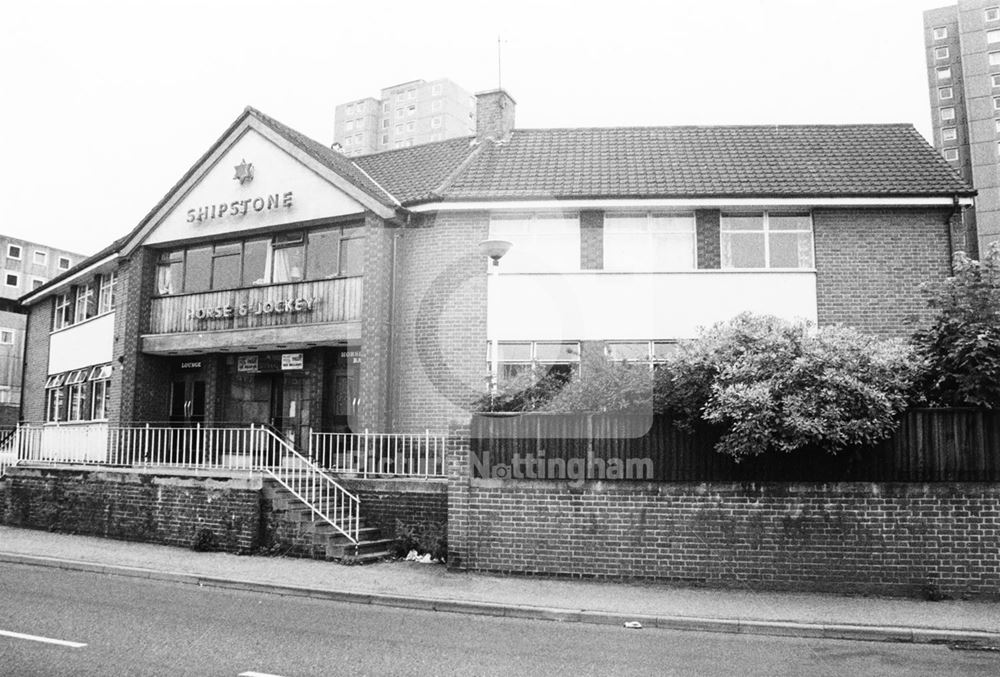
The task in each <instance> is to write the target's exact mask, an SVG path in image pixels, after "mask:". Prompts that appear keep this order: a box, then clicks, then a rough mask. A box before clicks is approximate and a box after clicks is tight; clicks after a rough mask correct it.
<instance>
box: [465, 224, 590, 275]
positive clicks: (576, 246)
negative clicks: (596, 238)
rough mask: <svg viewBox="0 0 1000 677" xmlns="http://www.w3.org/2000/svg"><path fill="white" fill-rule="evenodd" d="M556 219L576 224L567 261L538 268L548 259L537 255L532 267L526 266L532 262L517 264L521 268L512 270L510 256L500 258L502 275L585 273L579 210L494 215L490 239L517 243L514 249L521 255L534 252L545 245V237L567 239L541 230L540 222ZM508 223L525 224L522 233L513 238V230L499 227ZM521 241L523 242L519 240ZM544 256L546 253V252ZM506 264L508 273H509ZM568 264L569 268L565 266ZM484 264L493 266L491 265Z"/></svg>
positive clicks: (514, 235)
mask: <svg viewBox="0 0 1000 677" xmlns="http://www.w3.org/2000/svg"><path fill="white" fill-rule="evenodd" d="M545 220H553V221H557V220H558V221H573V222H574V223H575V227H574V228H573V234H572V247H573V249H572V250H571V251H569V252H568V253H566V255H565V261H563V260H561V259H560V260H559V261H558V263H557V264H556V265H548V266H542V267H538V265H537V264H538V262H539V261H545V260H546V259H547V258H551V257H545V256H536V257H532V258H531V259H530V262H531V263H532V264H535V265H532V266H527V267H526V266H525V263H527V262H528V261H524V262H521V261H517V260H515V263H519V264H520V265H516V266H515V267H513V268H512V267H511V264H510V257H509V256H505V257H504V258H502V259H500V263H499V267H498V271H497V272H499V273H527V274H533V273H578V272H580V271H581V270H582V266H581V262H580V254H581V250H582V244H581V236H580V233H581V226H580V213H579V212H577V211H568V212H562V211H551V212H546V211H542V212H511V213H493V214H491V215H490V223H489V230H488V233H489V238H490V239H502V240H509V241H511V242H512V243H513V244H514V247H519V248H520V249H519V251H518V253H520V252H522V251H528V252H531V251H532V250H535V249H536V248H537V245H538V244H539V241H540V239H541V242H544V238H546V237H550V238H558V237H560V236H563V234H561V233H552V232H543V231H542V230H541V229H540V228H539V227H536V226H535V224H537V223H538V222H540V221H545ZM504 222H515V223H519V224H522V225H523V226H524V227H523V228H522V232H521V233H517V232H516V231H515V232H514V233H513V235H512V234H511V233H510V230H509V229H504V228H503V227H497V224H501V223H504ZM525 224H526V225H525ZM568 239H569V238H568V237H567V240H568ZM518 240H519V241H518ZM543 253H544V252H543ZM505 263H506V270H505ZM564 264H566V265H564ZM484 265H489V264H488V263H486V264H484Z"/></svg>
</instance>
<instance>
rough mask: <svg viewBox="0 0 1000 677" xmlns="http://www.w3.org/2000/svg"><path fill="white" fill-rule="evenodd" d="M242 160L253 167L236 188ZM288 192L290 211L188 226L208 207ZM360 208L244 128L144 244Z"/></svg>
mask: <svg viewBox="0 0 1000 677" xmlns="http://www.w3.org/2000/svg"><path fill="white" fill-rule="evenodd" d="M243 160H246V161H247V163H248V164H249V163H253V167H254V178H253V180H252V181H250V182H249V183H245V184H243V185H240V182H239V181H237V180H235V179H234V178H233V177H234V176H235V175H236V169H235V168H236V165H239V164H240V163H241V162H242V161H243ZM289 191H291V192H292V193H293V198H292V207H291V208H284V207H278V208H276V209H271V210H268V209H266V208H265V209H264V210H262V211H260V212H255V211H254V210H253V208H252V207H251V209H250V210H249V212H248V213H247V214H246V215H244V216H230V215H229V214H228V213H227V214H226V215H225V216H222V217H217V218H214V219H209V220H206V221H198V220H197V219H196V220H195V221H194V222H193V223H191V222H189V221H188V210H190V209H194V210H195V211H196V212H197V210H198V209H199V208H201V207H205V206H208V205H213V204H214V205H219V204H226V205H229V204H230V203H232V202H234V201H240V200H247V199H250V200H253V199H254V198H257V197H263V198H265V201H266V198H267V196H268V195H274V194H275V193H277V194H279V195H284V194H285V193H287V192H289ZM363 209H364V208H363V207H362V206H361V204H360V203H359V202H357V201H356V200H355V199H354V198H352V197H350V196H348V195H346V194H345V193H344V192H343V191H341V190H340V189H338V188H336V187H334V186H333V185H331V184H330V182H328V181H327V180H326V179H323V178H321V177H320V176H319V175H318V174H316V173H315V172H313V171H312V170H311V169H308V168H307V167H305V166H304V165H303V164H302V163H300V162H299V161H298V160H296V159H295V158H293V157H292V156H290V155H289V154H288V153H286V152H285V151H284V150H282V149H280V148H278V147H277V146H275V145H274V144H273V143H271V142H270V141H268V140H267V139H265V138H264V137H263V136H261V135H260V134H259V133H258V132H256V131H255V130H253V129H248V130H247V131H246V132H245V133H244V135H243V136H242V137H240V139H239V140H238V141H237V142H236V143H234V144H233V146H232V147H231V148H230V149H229V150H227V151H226V152H225V153H223V154H222V156H220V158H219V160H218V162H216V163H215V165H214V166H213V167H212V168H211V169H210V170H209V171H208V173H207V174H205V176H204V177H202V179H201V180H200V181H199V182H198V184H197V185H195V186H194V187H193V188H192V189H191V190H190V191H189V192H188V193H187V195H185V196H184V197H183V198H182V199H181V200H180V202H178V204H177V205H176V206H175V207H174V209H173V210H172V211H170V213H168V214H167V215H166V216H165V217H164V218H163V220H162V221H161V222H160V223H159V224H158V225H157V226H156V227H155V228H154V229H153V231H152V232H151V233H150V235H149V238H148V239H147V240H146V243H147V244H155V243H159V242H171V241H174V240H183V239H189V238H195V237H204V236H208V235H221V234H225V233H232V232H239V231H243V230H249V229H252V228H261V227H264V226H272V225H280V224H284V223H294V222H296V221H307V220H309V219H316V218H324V217H331V216H338V215H343V214H356V213H358V212H361V211H363Z"/></svg>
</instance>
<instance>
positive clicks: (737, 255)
mask: <svg viewBox="0 0 1000 677" xmlns="http://www.w3.org/2000/svg"><path fill="white" fill-rule="evenodd" d="M764 266H765V258H764V233H739V232H729V233H727V232H724V233H722V267H723V268H763V267H764Z"/></svg>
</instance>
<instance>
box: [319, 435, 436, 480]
mask: <svg viewBox="0 0 1000 677" xmlns="http://www.w3.org/2000/svg"><path fill="white" fill-rule="evenodd" d="M445 440H446V437H445V436H444V435H431V433H430V431H425V432H424V433H423V434H422V435H420V434H416V435H413V434H399V433H370V432H368V431H367V430H365V431H364V432H363V433H322V432H313V433H312V434H311V435H310V436H309V456H310V457H311V458H312V459H313V461H314V462H315V463H316V465H318V466H320V467H321V468H328V469H329V470H330V471H331V472H335V473H338V474H339V473H343V474H355V475H361V476H362V477H368V476H369V475H377V476H391V477H444V476H445V463H444V459H445Z"/></svg>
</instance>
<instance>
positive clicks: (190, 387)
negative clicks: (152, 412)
mask: <svg viewBox="0 0 1000 677" xmlns="http://www.w3.org/2000/svg"><path fill="white" fill-rule="evenodd" d="M170 422H171V423H173V424H176V425H181V426H191V425H196V424H199V423H204V422H205V379H204V377H203V376H202V375H201V374H175V375H174V378H173V381H172V382H171V383H170Z"/></svg>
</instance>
